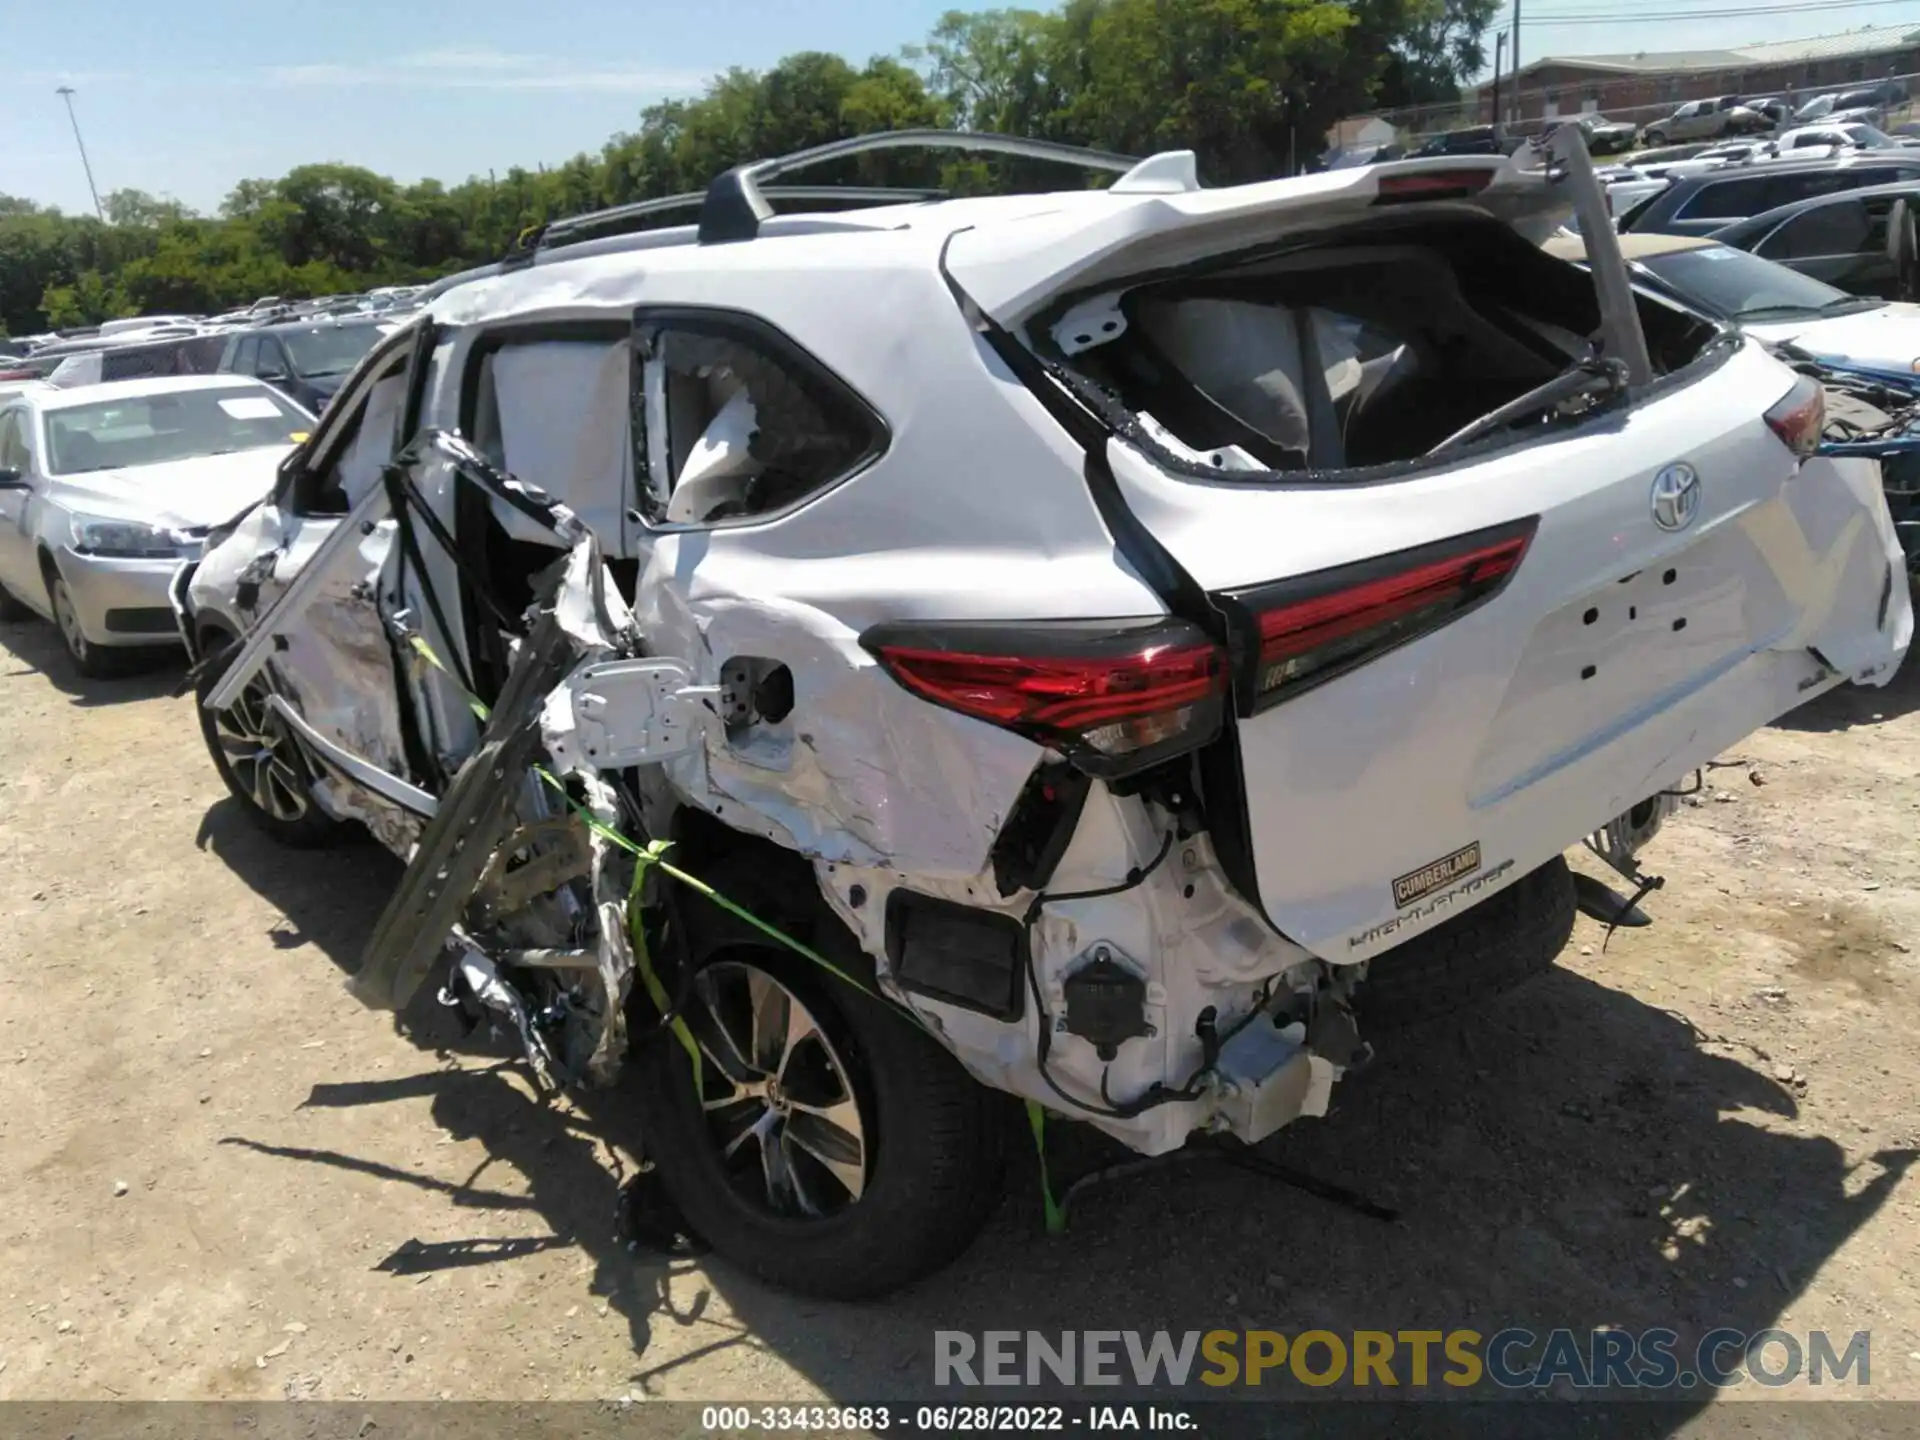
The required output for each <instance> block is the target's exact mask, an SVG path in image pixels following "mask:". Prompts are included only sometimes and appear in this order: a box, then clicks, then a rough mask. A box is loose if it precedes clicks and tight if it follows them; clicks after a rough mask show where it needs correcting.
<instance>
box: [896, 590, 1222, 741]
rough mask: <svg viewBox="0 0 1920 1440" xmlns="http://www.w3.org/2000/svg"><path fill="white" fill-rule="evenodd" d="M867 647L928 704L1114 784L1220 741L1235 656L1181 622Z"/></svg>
mask: <svg viewBox="0 0 1920 1440" xmlns="http://www.w3.org/2000/svg"><path fill="white" fill-rule="evenodd" d="M861 644H863V645H864V646H865V647H866V648H867V650H868V651H869V652H870V653H871V654H872V655H874V656H875V657H876V658H877V659H878V660H879V661H880V663H881V664H882V665H883V666H885V667H886V669H887V672H888V673H889V674H890V675H892V676H893V678H894V679H896V680H898V681H899V682H900V683H901V684H902V685H904V686H905V687H906V688H907V689H909V690H911V691H912V692H913V693H914V694H916V695H918V696H920V697H921V698H922V699H924V700H930V701H932V702H933V703H934V704H936V705H941V706H944V707H945V708H947V709H949V710H957V711H959V712H960V713H961V714H962V715H971V716H973V717H974V718H975V719H978V720H985V721H987V722H989V723H990V724H994V725H999V726H1003V727H1004V728H1006V729H1008V730H1013V731H1017V732H1018V733H1020V734H1022V735H1025V736H1027V737H1028V738H1029V739H1031V740H1034V741H1036V742H1038V743H1040V744H1042V745H1049V746H1052V747H1054V748H1055V749H1058V750H1059V751H1061V753H1063V754H1064V755H1066V756H1067V757H1068V758H1069V759H1070V760H1072V761H1073V763H1074V764H1075V765H1077V766H1079V768H1080V769H1082V770H1084V771H1086V772H1087V773H1088V774H1089V775H1098V776H1102V777H1113V776H1118V775H1127V774H1132V773H1133V772H1135V771H1138V770H1142V769H1145V768H1146V767H1147V766H1150V765H1154V764H1157V763H1159V762H1160V761H1161V760H1164V759H1167V758H1168V757H1170V756H1172V755H1176V754H1180V753H1182V752H1184V751H1187V750H1191V749H1193V748H1195V747H1197V746H1200V745H1204V744H1205V743H1206V742H1207V741H1208V740H1211V739H1212V738H1213V737H1214V735H1215V734H1217V733H1218V731H1219V728H1220V721H1221V717H1222V715H1223V714H1224V712H1225V708H1226V706H1225V700H1226V693H1227V679H1226V660H1225V656H1224V655H1223V654H1222V653H1221V651H1220V649H1219V647H1218V646H1216V645H1214V644H1213V643H1212V642H1211V641H1210V640H1208V639H1207V637H1206V636H1205V635H1204V634H1203V633H1202V632H1201V631H1200V630H1198V629H1197V628H1195V627H1194V626H1192V625H1189V624H1187V623H1186V622H1185V621H1181V620H1162V621H1151V620H1150V621H1067V622H1059V623H1054V624H1046V623H1038V622H1036V623H1031V624H1028V623H1012V624H997V623H996V624H965V623H959V624H951V625H918V624H905V625H881V626H877V627H875V628H874V629H872V630H869V631H868V632H867V633H866V634H865V635H863V636H861Z"/></svg>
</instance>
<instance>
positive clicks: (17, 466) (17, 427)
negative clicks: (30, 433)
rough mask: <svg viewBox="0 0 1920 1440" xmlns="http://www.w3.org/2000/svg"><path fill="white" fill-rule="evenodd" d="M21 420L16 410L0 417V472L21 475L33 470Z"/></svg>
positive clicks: (24, 428)
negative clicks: (16, 472) (15, 471)
mask: <svg viewBox="0 0 1920 1440" xmlns="http://www.w3.org/2000/svg"><path fill="white" fill-rule="evenodd" d="M23 418H24V417H23V416H22V415H21V413H20V412H19V411H18V410H9V411H8V412H7V413H6V414H5V415H0V470H17V471H19V472H20V473H21V474H22V475H24V474H26V473H27V472H28V471H29V470H31V469H32V468H33V461H32V458H31V457H30V456H29V455H28V454H27V442H26V427H25V425H24V424H23V423H22V422H23Z"/></svg>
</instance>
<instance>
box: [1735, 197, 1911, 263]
mask: <svg viewBox="0 0 1920 1440" xmlns="http://www.w3.org/2000/svg"><path fill="white" fill-rule="evenodd" d="M1880 223H1881V227H1882V229H1881V233H1882V235H1883V236H1884V234H1885V225H1886V220H1885V217H1884V215H1883V216H1882V218H1881V222H1880ZM1872 231H1873V222H1872V219H1871V218H1870V217H1869V215H1868V213H1867V207H1866V206H1865V205H1864V204H1862V203H1861V202H1860V201H1858V200H1837V201H1835V202H1834V203H1832V204H1830V205H1821V206H1819V207H1817V208H1815V209H1812V210H1809V211H1807V212H1806V213H1805V214H1804V215H1796V216H1795V217H1794V218H1793V219H1791V220H1789V221H1787V223H1786V224H1784V225H1782V226H1781V227H1780V228H1779V229H1777V230H1775V231H1774V232H1773V233H1772V234H1771V235H1769V236H1767V238H1766V239H1765V241H1763V242H1762V243H1761V245H1760V247H1759V248H1758V249H1757V250H1756V251H1755V252H1754V253H1755V254H1757V255H1759V256H1760V257H1761V258H1762V259H1767V260H1814V259H1819V258H1821V257H1822V256H1830V255H1853V254H1857V253H1859V252H1860V251H1862V250H1865V249H1867V248H1868V239H1869V237H1870V235H1871V234H1872Z"/></svg>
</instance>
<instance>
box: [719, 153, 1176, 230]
mask: <svg viewBox="0 0 1920 1440" xmlns="http://www.w3.org/2000/svg"><path fill="white" fill-rule="evenodd" d="M905 149H936V150H978V151H986V152H991V153H994V154H1000V155H1017V156H1020V157H1022V158H1024V159H1028V160H1052V161H1057V162H1058V163H1060V164H1062V165H1077V166H1079V167H1081V168H1083V169H1088V170H1107V171H1111V172H1112V173H1114V174H1116V175H1124V174H1126V173H1127V172H1128V171H1130V170H1132V169H1133V168H1134V167H1135V166H1136V165H1138V164H1139V163H1140V159H1139V157H1138V156H1130V155H1116V154H1114V153H1113V152H1111V151H1108V150H1089V149H1086V148H1084V147H1082V146H1079V145H1064V144H1061V143H1060V142H1059V141H1056V140H1034V139H1030V138H1028V137H1026V136H1023V135H992V134H987V133H985V132H983V131H975V130H879V131H875V132H873V133H872V134H868V135H854V136H851V137H849V138H847V139H845V140H832V141H829V142H828V143H826V144H825V145H815V146H813V147H812V148H811V149H808V150H796V151H794V152H793V153H792V154H791V155H775V156H772V157H770V158H769V159H766V160H755V161H752V162H750V163H749V164H745V165H736V166H734V167H733V169H731V170H728V171H727V172H726V173H725V174H723V175H720V176H719V177H718V178H716V179H715V180H714V182H713V184H712V185H710V186H708V187H707V192H706V195H705V197H704V199H703V202H702V204H701V207H700V243H701V244H702V245H722V244H728V243H731V242H733V241H736V240H751V239H753V238H754V237H755V236H756V235H758V234H759V233H760V226H761V224H762V223H763V222H765V221H767V220H769V219H771V218H772V216H773V206H772V205H771V204H769V203H768V201H769V197H770V196H772V195H773V194H774V193H775V192H774V191H772V190H770V189H766V188H763V186H762V182H763V181H767V180H771V179H773V178H774V177H775V176H776V175H784V174H786V173H787V172H788V171H790V170H798V169H801V168H803V167H805V166H808V165H819V164H823V163H825V162H826V161H828V160H840V159H844V158H846V157H847V156H849V155H865V154H870V153H872V152H873V151H876V150H905Z"/></svg>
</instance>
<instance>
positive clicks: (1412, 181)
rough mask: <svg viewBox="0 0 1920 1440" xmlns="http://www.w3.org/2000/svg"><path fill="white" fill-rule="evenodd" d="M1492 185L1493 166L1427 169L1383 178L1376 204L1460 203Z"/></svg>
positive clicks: (1383, 176)
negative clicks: (1448, 201) (1468, 168)
mask: <svg viewBox="0 0 1920 1440" xmlns="http://www.w3.org/2000/svg"><path fill="white" fill-rule="evenodd" d="M1492 183H1493V170H1492V169H1491V168H1490V167H1487V168H1481V167H1475V168H1474V169H1471V170H1466V169H1463V170H1427V171H1423V172H1417V173H1415V174H1412V175H1382V176H1381V177H1380V193H1379V196H1378V197H1377V198H1376V199H1375V200H1374V202H1373V203H1374V204H1376V205H1393V204H1404V203H1406V202H1407V201H1410V200H1458V199H1463V198H1465V197H1466V196H1468V195H1478V194H1479V193H1480V192H1481V191H1482V190H1484V189H1486V188H1487V186H1489V185H1491V184H1492Z"/></svg>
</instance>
